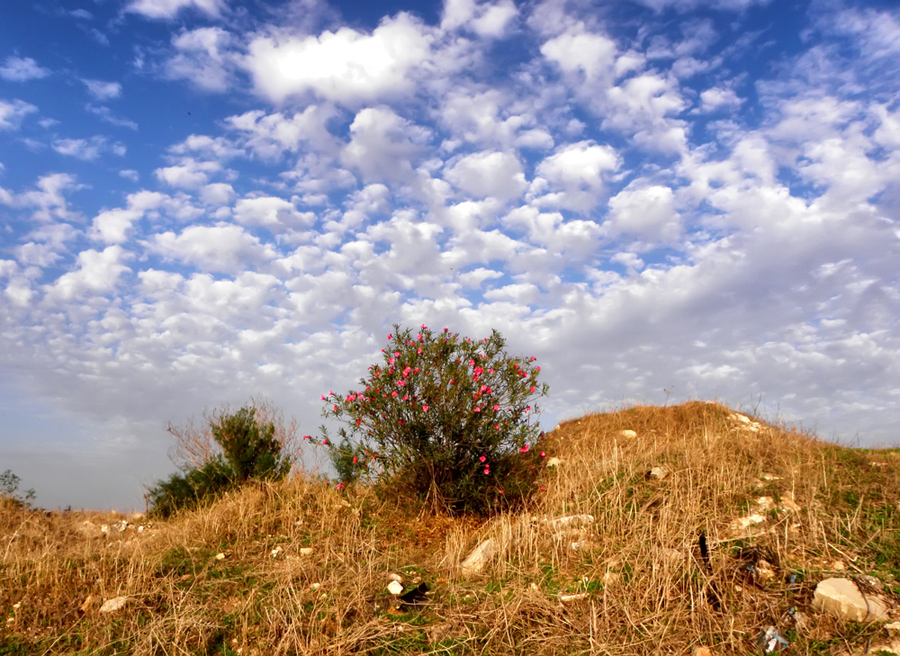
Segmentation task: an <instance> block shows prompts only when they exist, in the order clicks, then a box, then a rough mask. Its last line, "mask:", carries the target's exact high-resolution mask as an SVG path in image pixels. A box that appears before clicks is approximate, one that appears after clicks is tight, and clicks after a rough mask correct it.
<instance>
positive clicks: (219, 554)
mask: <svg viewBox="0 0 900 656" xmlns="http://www.w3.org/2000/svg"><path fill="white" fill-rule="evenodd" d="M216 560H225V554H223V553H221V552H219V553H217V554H216Z"/></svg>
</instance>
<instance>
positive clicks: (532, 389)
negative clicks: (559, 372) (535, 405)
mask: <svg viewBox="0 0 900 656" xmlns="http://www.w3.org/2000/svg"><path fill="white" fill-rule="evenodd" d="M536 390H537V387H535V386H534V385H532V386H531V389H530V390H528V391H529V392H534V391H536ZM529 407H531V406H529Z"/></svg>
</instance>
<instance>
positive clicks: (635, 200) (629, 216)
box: [609, 183, 679, 243]
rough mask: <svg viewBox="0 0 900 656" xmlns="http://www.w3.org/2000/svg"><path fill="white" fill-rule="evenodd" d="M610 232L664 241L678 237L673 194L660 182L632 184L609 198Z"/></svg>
mask: <svg viewBox="0 0 900 656" xmlns="http://www.w3.org/2000/svg"><path fill="white" fill-rule="evenodd" d="M609 208H610V220H609V224H610V227H611V228H612V230H613V231H615V232H624V233H627V234H630V235H634V236H637V237H643V238H645V239H649V240H651V241H652V243H665V242H668V241H671V240H673V239H675V238H677V237H678V233H679V220H678V213H677V212H676V211H675V194H674V193H673V192H672V190H671V189H670V188H669V187H663V186H662V185H646V186H644V185H641V184H634V183H632V184H631V185H629V186H628V187H627V188H625V189H623V190H622V191H620V192H619V193H618V194H616V195H615V196H613V197H612V198H610V199H609Z"/></svg>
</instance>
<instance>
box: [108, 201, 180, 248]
mask: <svg viewBox="0 0 900 656" xmlns="http://www.w3.org/2000/svg"><path fill="white" fill-rule="evenodd" d="M167 198H168V196H166V195H165V194H161V193H159V192H154V191H139V192H137V193H134V194H129V195H128V198H127V206H126V207H124V208H121V207H119V208H115V209H111V210H104V211H102V212H100V213H99V214H98V215H97V216H96V217H94V220H93V223H92V227H91V237H93V238H94V239H99V240H101V241H104V242H106V243H107V244H121V243H122V242H124V241H126V240H127V239H128V237H129V234H130V233H131V231H132V226H133V225H134V224H135V223H136V222H137V221H139V220H140V219H141V218H143V217H144V215H145V214H146V213H147V212H148V211H151V210H155V209H157V208H158V207H159V206H160V205H161V204H162V203H163V202H164V201H165V200H166V199H167Z"/></svg>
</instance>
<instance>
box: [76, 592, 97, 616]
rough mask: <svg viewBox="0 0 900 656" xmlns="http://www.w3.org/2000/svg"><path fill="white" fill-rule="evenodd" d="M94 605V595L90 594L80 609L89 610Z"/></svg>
mask: <svg viewBox="0 0 900 656" xmlns="http://www.w3.org/2000/svg"><path fill="white" fill-rule="evenodd" d="M93 605H94V595H88V596H87V599H85V600H84V603H83V604H81V608H79V609H78V610H80V611H81V612H82V613H86V612H88V611H89V610H90V609H91V608H92V607H93Z"/></svg>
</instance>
